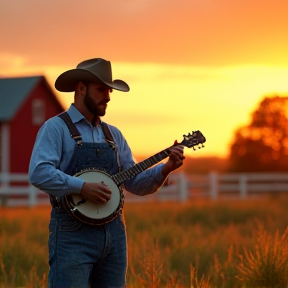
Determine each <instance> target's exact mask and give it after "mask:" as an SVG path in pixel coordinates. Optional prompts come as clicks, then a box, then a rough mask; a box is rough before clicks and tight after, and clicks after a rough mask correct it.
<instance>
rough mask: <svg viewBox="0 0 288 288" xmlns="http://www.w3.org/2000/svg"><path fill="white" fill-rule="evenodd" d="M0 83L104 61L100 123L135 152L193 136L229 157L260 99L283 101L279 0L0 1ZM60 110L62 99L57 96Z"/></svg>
mask: <svg viewBox="0 0 288 288" xmlns="http://www.w3.org/2000/svg"><path fill="white" fill-rule="evenodd" d="M0 29H1V38H0V44H1V45H0V76H1V77H10V76H23V75H44V76H46V78H47V80H48V81H49V83H50V84H51V86H52V87H54V81H55V79H56V78H57V76H58V75H59V74H60V73H62V72H64V71H66V70H68V69H72V68H75V67H76V65H77V64H78V63H79V62H81V61H82V60H86V59H89V58H95V57H101V58H104V59H107V60H110V61H111V62H112V69H113V77H114V79H117V78H118V79H122V80H124V81H126V82H127V83H128V84H129V86H130V89H131V91H130V92H128V93H123V92H117V91H114V92H113V93H112V94H111V102H110V103H109V105H108V110H107V114H106V116H105V117H104V118H103V120H104V121H106V122H108V123H110V124H112V125H114V126H117V127H118V128H119V129H120V130H121V131H122V132H123V134H124V136H125V137H126V139H127V141H128V143H129V144H130V146H131V148H132V150H133V152H134V154H135V155H147V156H150V155H152V154H155V153H157V152H159V151H160V150H162V149H165V148H167V147H168V146H170V145H172V144H173V142H174V140H175V139H177V140H178V141H179V142H180V141H182V139H183V137H182V136H183V134H187V133H188V132H191V131H192V130H200V131H201V132H202V133H203V134H204V135H205V136H206V138H207V143H206V145H205V148H204V149H201V150H198V151H196V152H194V151H192V149H189V150H188V149H186V153H187V155H191V156H192V155H193V156H195V157H200V156H220V157H225V156H227V155H228V153H229V145H230V143H231V141H232V140H233V135H234V132H235V130H236V129H237V128H239V127H241V126H243V125H247V124H248V123H249V121H250V115H251V112H252V111H254V110H255V108H256V107H257V106H258V104H259V102H260V101H261V100H262V99H263V97H264V96H271V95H275V94H278V95H283V96H284V95H288V0H105V1H100V0H98V1H97V0H81V1H80V0H79V1H76V0H1V1H0ZM55 93H56V94H57V95H58V96H59V99H60V100H61V101H62V103H64V105H65V107H68V106H69V105H70V103H71V102H72V101H73V94H72V93H60V92H57V91H56V90H55Z"/></svg>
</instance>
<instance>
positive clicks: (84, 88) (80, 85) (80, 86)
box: [75, 81, 87, 95]
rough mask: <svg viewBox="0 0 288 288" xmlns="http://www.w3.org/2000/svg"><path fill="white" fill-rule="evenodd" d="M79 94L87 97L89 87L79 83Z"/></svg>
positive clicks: (77, 89)
mask: <svg viewBox="0 0 288 288" xmlns="http://www.w3.org/2000/svg"><path fill="white" fill-rule="evenodd" d="M75 91H77V92H78V94H81V95H85V94H86V91H87V85H86V84H85V83H84V82H81V81H80V82H78V83H77V85H76V90H75Z"/></svg>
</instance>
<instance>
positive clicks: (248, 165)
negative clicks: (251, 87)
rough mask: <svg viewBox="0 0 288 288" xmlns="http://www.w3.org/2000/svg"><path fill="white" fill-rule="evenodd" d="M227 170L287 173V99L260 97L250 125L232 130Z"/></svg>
mask: <svg viewBox="0 0 288 288" xmlns="http://www.w3.org/2000/svg"><path fill="white" fill-rule="evenodd" d="M229 171H234V172H273V171H275V172H276V171H277V172H283V171H288V97H280V96H273V97H266V98H264V100H263V101H261V102H260V104H259V107H258V108H257V109H256V111H255V112H253V114H252V120H251V123H250V125H248V126H246V127H242V128H240V129H238V130H237V131H236V133H235V137H234V141H233V144H232V145H231V148H230V157H229Z"/></svg>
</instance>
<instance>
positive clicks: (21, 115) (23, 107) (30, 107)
mask: <svg viewBox="0 0 288 288" xmlns="http://www.w3.org/2000/svg"><path fill="white" fill-rule="evenodd" d="M62 111H64V108H63V106H62V105H61V103H60V102H59V100H58V99H57V97H56V95H55V93H54V92H53V90H52V88H51V87H50V86H49V84H48V82H47V81H46V79H45V77H44V76H35V77H21V78H0V161H1V162H0V173H8V174H10V173H27V172H28V167H29V161H30V156H31V152H32V149H33V145H34V142H35V138H36V135H37V132H38V130H39V128H40V126H41V125H42V124H43V123H44V121H46V120H47V119H48V118H50V117H52V116H55V115H57V114H59V113H61V112H62Z"/></svg>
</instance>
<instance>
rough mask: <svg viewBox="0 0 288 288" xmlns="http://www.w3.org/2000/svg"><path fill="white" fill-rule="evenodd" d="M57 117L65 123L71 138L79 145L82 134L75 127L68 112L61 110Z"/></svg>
mask: <svg viewBox="0 0 288 288" xmlns="http://www.w3.org/2000/svg"><path fill="white" fill-rule="evenodd" d="M58 117H60V118H61V119H62V120H63V121H64V122H65V123H66V125H67V127H68V129H69V132H70V136H71V138H72V139H74V140H75V142H76V143H77V144H78V145H81V144H82V143H83V142H82V136H81V134H80V133H79V131H78V129H77V128H76V125H75V124H74V123H73V121H72V119H71V118H70V116H69V114H68V113H67V112H63V113H61V114H59V115H58Z"/></svg>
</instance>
